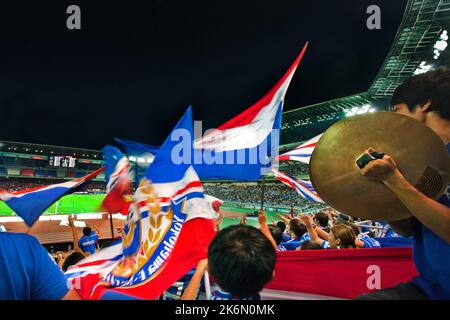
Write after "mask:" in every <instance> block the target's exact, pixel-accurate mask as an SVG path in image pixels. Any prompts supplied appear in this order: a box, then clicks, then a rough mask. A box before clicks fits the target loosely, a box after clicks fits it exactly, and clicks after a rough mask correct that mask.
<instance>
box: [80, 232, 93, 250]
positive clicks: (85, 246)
mask: <svg viewBox="0 0 450 320" xmlns="http://www.w3.org/2000/svg"><path fill="white" fill-rule="evenodd" d="M97 241H98V235H97V234H96V233H95V232H91V235H90V236H88V237H86V236H82V237H81V238H80V240H78V246H79V247H80V249H81V250H83V252H89V253H90V254H93V253H94V252H95V249H96V248H97V247H96V245H95V244H96V242H97Z"/></svg>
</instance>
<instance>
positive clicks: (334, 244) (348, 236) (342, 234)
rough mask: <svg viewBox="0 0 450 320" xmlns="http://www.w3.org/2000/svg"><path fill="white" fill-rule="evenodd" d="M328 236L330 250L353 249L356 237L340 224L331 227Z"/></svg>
mask: <svg viewBox="0 0 450 320" xmlns="http://www.w3.org/2000/svg"><path fill="white" fill-rule="evenodd" d="M329 234H330V239H329V242H330V247H331V248H355V240H356V235H355V233H354V232H353V230H352V228H351V227H349V226H346V225H344V224H340V225H337V226H334V227H332V228H331V230H330V233H329Z"/></svg>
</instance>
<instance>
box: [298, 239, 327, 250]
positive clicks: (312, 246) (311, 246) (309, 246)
mask: <svg viewBox="0 0 450 320" xmlns="http://www.w3.org/2000/svg"><path fill="white" fill-rule="evenodd" d="M298 249H299V250H317V249H323V248H322V246H321V245H320V244H318V243H315V242H313V241H311V240H306V241H305V242H303V243H302V245H301V246H300V247H299V248H298Z"/></svg>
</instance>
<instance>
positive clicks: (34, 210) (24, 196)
mask: <svg viewBox="0 0 450 320" xmlns="http://www.w3.org/2000/svg"><path fill="white" fill-rule="evenodd" d="M104 170H105V168H104V167H103V168H100V169H98V170H96V171H94V172H92V173H90V174H88V175H86V176H84V177H81V178H78V179H75V180H72V181H68V182H63V183H58V184H52V185H49V186H43V187H37V188H32V189H27V190H21V191H17V192H8V191H6V190H0V200H3V201H4V202H5V203H6V204H7V205H8V207H10V208H11V209H12V210H13V211H14V212H15V213H16V214H17V215H18V216H19V217H21V218H22V219H23V220H24V221H25V223H26V224H27V225H28V226H29V227H31V226H32V225H33V224H34V223H35V222H36V220H38V219H39V216H40V215H41V214H42V213H43V212H44V211H45V210H46V209H47V208H48V207H50V206H51V205H52V204H53V203H54V202H56V201H57V200H58V199H60V198H61V197H62V196H64V195H66V194H70V193H73V192H75V191H76V190H77V189H78V187H80V186H81V185H82V184H83V183H85V182H86V181H88V180H90V179H93V178H95V177H96V176H97V175H98V174H100V173H101V172H103V171H104Z"/></svg>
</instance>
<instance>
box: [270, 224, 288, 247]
mask: <svg viewBox="0 0 450 320" xmlns="http://www.w3.org/2000/svg"><path fill="white" fill-rule="evenodd" d="M268 227H269V231H270V234H271V235H272V238H273V239H274V240H275V243H276V244H277V251H286V248H285V247H284V246H283V245H281V242H282V241H283V232H282V231H281V229H280V228H279V227H278V226H274V225H269V226H268Z"/></svg>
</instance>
